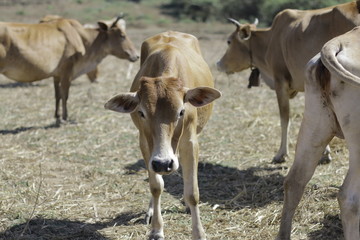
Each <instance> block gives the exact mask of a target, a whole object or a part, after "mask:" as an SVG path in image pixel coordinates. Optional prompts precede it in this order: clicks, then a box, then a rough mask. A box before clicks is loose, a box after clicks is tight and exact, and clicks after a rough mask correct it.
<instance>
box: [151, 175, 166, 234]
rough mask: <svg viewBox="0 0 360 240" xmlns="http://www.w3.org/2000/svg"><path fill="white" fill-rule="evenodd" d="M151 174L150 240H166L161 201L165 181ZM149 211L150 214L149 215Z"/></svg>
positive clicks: (159, 176)
mask: <svg viewBox="0 0 360 240" xmlns="http://www.w3.org/2000/svg"><path fill="white" fill-rule="evenodd" d="M148 173H149V183H150V191H151V195H152V197H151V201H150V206H149V211H151V214H152V216H151V233H150V236H149V240H162V239H164V229H163V228H164V223H163V218H162V216H161V207H160V202H161V201H160V199H161V193H162V192H163V190H164V180H163V178H162V176H161V175H159V174H156V173H154V172H152V171H148ZM149 211H148V214H149Z"/></svg>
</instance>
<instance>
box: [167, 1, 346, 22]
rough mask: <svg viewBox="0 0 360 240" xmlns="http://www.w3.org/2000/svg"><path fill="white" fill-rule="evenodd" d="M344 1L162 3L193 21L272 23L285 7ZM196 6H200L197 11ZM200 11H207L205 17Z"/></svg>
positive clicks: (178, 14)
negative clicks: (232, 19)
mask: <svg viewBox="0 0 360 240" xmlns="http://www.w3.org/2000/svg"><path fill="white" fill-rule="evenodd" d="M339 3H343V1H341V0H272V1H266V0H222V1H220V0H193V1H191V0H171V1H170V2H169V3H168V4H163V5H162V7H163V9H165V11H164V13H165V14H168V15H172V16H174V17H176V18H178V19H179V20H181V19H184V18H190V19H192V20H194V21H207V20H208V19H217V20H222V21H225V19H226V18H228V17H231V18H234V19H237V20H244V21H253V20H254V19H255V18H258V19H259V20H260V22H261V23H262V25H271V23H272V20H273V18H274V16H275V15H276V14H277V13H278V12H280V11H281V10H283V9H286V8H293V9H303V10H305V9H318V8H323V7H327V6H332V5H336V4H339ZM194 9H198V10H197V11H196V10H195V11H194ZM201 14H203V15H204V14H207V16H206V17H203V15H201Z"/></svg>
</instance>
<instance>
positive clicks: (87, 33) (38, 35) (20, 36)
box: [0, 18, 139, 120]
mask: <svg viewBox="0 0 360 240" xmlns="http://www.w3.org/2000/svg"><path fill="white" fill-rule="evenodd" d="M119 20H120V19H119V18H117V19H115V20H113V21H112V22H111V23H110V22H104V21H102V22H98V28H97V29H89V28H87V29H85V28H84V27H83V26H82V25H81V24H80V23H79V22H78V21H76V20H73V19H64V18H60V19H56V20H53V21H49V22H44V23H38V24H24V23H6V22H1V23H0V73H2V74H4V75H5V76H7V77H8V78H10V79H13V80H15V81H18V82H33V81H38V80H42V79H44V78H48V77H53V78H54V87H55V117H56V119H58V120H59V113H58V111H59V103H60V99H62V107H63V108H62V118H63V119H64V120H66V119H67V107H66V102H67V99H68V95H69V87H70V83H71V80H72V79H75V78H77V77H78V76H80V75H82V74H84V73H88V72H89V71H91V70H93V69H94V68H96V66H97V65H98V64H99V63H100V62H101V60H102V59H103V58H105V57H106V56H107V55H109V54H111V55H114V56H116V57H119V58H123V59H128V60H130V61H136V60H137V59H138V58H139V57H138V53H137V51H136V49H135V48H134V46H133V44H132V42H131V41H130V39H129V38H128V37H127V35H126V33H125V31H124V30H123V29H122V28H121V25H120V24H118V21H119Z"/></svg>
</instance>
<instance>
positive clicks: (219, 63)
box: [216, 60, 234, 74]
mask: <svg viewBox="0 0 360 240" xmlns="http://www.w3.org/2000/svg"><path fill="white" fill-rule="evenodd" d="M216 68H217V70H218V71H219V72H224V73H226V74H233V73H234V72H231V71H227V70H226V69H225V67H224V64H223V63H222V61H221V60H219V61H218V62H217V63H216Z"/></svg>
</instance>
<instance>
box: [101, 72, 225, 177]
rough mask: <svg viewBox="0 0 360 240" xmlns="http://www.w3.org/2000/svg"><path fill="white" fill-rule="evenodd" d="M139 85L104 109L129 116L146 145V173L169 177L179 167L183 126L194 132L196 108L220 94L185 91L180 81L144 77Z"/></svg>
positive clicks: (207, 89)
mask: <svg viewBox="0 0 360 240" xmlns="http://www.w3.org/2000/svg"><path fill="white" fill-rule="evenodd" d="M140 82H141V83H140V88H139V90H138V91H137V92H131V93H124V94H119V95H117V96H115V97H113V98H111V99H110V100H109V101H108V102H107V103H106V104H105V108H106V109H110V110H113V111H117V112H121V113H132V114H131V116H132V118H133V121H134V123H135V124H136V126H137V127H138V129H139V131H140V135H141V136H143V137H144V138H145V139H146V142H147V144H148V147H146V148H147V151H149V154H150V155H149V158H150V159H149V162H148V164H147V166H148V168H149V171H153V172H156V173H158V174H169V173H171V172H173V171H176V170H177V169H178V167H179V161H178V158H177V156H176V149H177V146H178V141H179V139H180V137H181V135H182V132H183V129H184V127H189V128H191V127H195V131H196V108H197V107H203V106H205V105H207V104H209V103H211V102H212V101H214V100H215V99H217V98H219V97H220V95H221V94H220V92H219V91H218V90H216V89H214V88H210V87H197V88H192V89H188V88H185V87H183V86H182V84H181V82H180V81H179V79H177V78H172V77H157V78H147V77H143V78H142V79H141V81H140ZM191 124H192V125H191ZM194 124H195V125H194ZM142 147H143V146H142Z"/></svg>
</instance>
